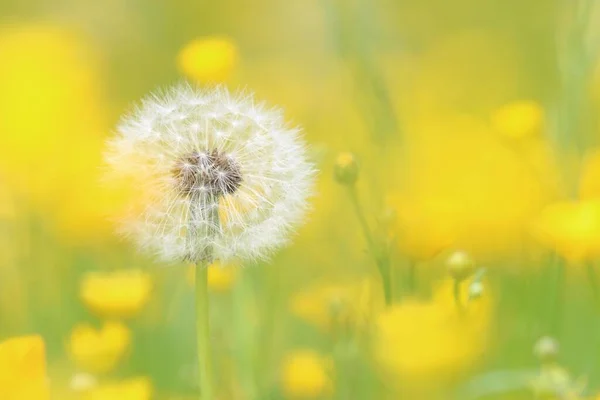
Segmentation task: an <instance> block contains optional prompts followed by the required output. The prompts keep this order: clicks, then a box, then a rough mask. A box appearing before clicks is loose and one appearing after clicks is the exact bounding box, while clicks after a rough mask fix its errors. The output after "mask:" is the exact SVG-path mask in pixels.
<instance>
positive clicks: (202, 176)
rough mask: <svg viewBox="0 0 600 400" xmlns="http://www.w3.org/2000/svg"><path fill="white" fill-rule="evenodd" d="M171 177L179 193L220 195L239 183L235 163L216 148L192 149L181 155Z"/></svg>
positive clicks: (238, 174)
mask: <svg viewBox="0 0 600 400" xmlns="http://www.w3.org/2000/svg"><path fill="white" fill-rule="evenodd" d="M173 176H174V177H175V180H176V185H177V187H178V189H179V190H180V192H181V193H182V194H184V195H186V196H191V195H194V194H197V195H202V194H207V195H212V196H216V197H219V196H222V195H225V194H232V193H235V191H236V190H237V189H238V188H239V187H240V185H241V184H242V173H241V171H240V167H239V165H238V163H237V162H236V161H235V160H234V159H233V158H232V157H230V156H228V155H227V154H225V153H220V152H219V151H217V150H216V149H215V150H212V151H205V152H192V153H189V154H186V155H184V156H182V157H180V158H179V159H178V160H177V162H176V163H175V166H174V168H173Z"/></svg>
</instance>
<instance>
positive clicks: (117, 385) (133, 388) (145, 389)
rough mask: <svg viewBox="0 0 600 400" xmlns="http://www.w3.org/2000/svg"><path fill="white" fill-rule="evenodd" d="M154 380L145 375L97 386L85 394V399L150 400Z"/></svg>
mask: <svg viewBox="0 0 600 400" xmlns="http://www.w3.org/2000/svg"><path fill="white" fill-rule="evenodd" d="M152 392H153V389H152V382H150V379H148V378H145V377H139V378H130V379H126V380H123V381H120V382H113V383H106V384H103V385H100V386H97V387H95V388H93V389H91V390H90V391H87V392H86V393H85V394H84V395H83V400H150V399H151V398H152Z"/></svg>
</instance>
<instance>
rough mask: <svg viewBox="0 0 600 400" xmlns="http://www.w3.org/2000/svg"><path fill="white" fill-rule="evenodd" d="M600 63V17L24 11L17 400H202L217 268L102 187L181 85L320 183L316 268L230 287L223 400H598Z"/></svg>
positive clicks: (432, 1) (293, 258)
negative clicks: (213, 102) (204, 325)
mask: <svg viewBox="0 0 600 400" xmlns="http://www.w3.org/2000/svg"><path fill="white" fill-rule="evenodd" d="M599 45H600V4H599V3H598V1H595V0H570V1H549V0H528V1H521V0H504V1H494V0H487V1H481V0H455V1H444V0H426V1H423V0H397V1H394V0H375V1H370V0H304V1H278V0H254V1H252V2H240V1H234V0H221V1H212V2H208V1H188V0H173V1H140V0H130V1H116V0H104V1H102V2H92V1H82V0H54V1H51V2H49V1H41V0H39V1H34V0H2V1H1V2H0V340H2V342H1V343H0V399H2V400H35V399H49V398H51V399H57V400H70V399H84V400H105V399H111V400H112V399H116V400H121V399H123V400H147V399H158V400H163V399H165V400H166V399H170V400H175V399H197V398H199V395H198V384H197V378H196V375H197V373H196V346H195V343H196V341H195V329H194V304H193V271H192V267H191V266H189V265H185V264H182V265H181V266H180V267H175V268H173V267H170V268H163V267H162V266H161V265H158V264H157V263H156V262H154V261H153V260H151V259H148V258H145V257H144V255H140V254H139V253H137V252H136V250H135V249H134V248H133V247H132V246H131V245H130V244H128V243H127V242H124V241H122V240H121V239H120V238H118V237H117V236H116V235H115V234H114V232H113V231H114V226H113V225H114V224H113V222H112V221H113V220H114V219H115V218H117V219H118V216H119V213H120V212H123V210H124V209H123V207H124V204H125V201H126V198H127V193H126V192H127V191H126V190H122V188H115V187H110V185H107V184H105V183H103V182H102V180H101V175H102V152H103V149H104V143H105V140H106V138H107V137H109V136H110V135H111V130H113V129H114V127H115V125H116V124H117V122H118V120H119V117H120V115H122V114H123V113H124V112H127V111H128V110H129V109H130V107H131V106H132V104H133V103H134V102H135V101H137V100H138V99H139V98H141V97H142V96H144V95H146V94H147V93H148V92H150V91H152V90H155V89H157V88H160V87H165V86H167V85H170V84H172V83H175V82H178V81H180V80H182V79H187V80H190V81H194V82H197V83H198V84H200V85H207V84H214V83H223V84H225V85H227V86H228V87H229V88H231V89H236V88H246V89H248V90H251V91H254V92H255V93H256V96H257V98H259V99H262V100H265V101H267V102H268V103H269V104H272V105H277V106H280V107H282V108H283V109H284V110H285V115H286V117H287V118H288V119H289V120H290V121H292V122H293V123H294V124H298V125H300V126H302V127H303V130H304V132H305V138H306V140H307V142H308V143H309V144H310V148H311V154H312V157H313V160H314V162H315V163H316V164H317V166H318V168H319V170H320V173H319V175H318V184H317V191H316V194H315V196H314V198H313V199H312V204H313V208H312V211H311V213H310V216H309V218H308V219H307V221H306V224H305V225H304V226H303V227H302V228H301V229H300V230H299V232H298V234H297V236H296V238H295V240H294V243H293V245H291V246H289V247H288V248H286V249H285V250H284V251H281V252H280V253H278V254H277V255H276V256H275V257H274V258H273V259H272V260H270V261H269V262H265V263H260V264H258V265H244V266H240V265H214V266H211V267H210V268H211V269H210V270H209V284H210V290H211V322H212V330H213V335H212V338H211V340H212V343H213V347H212V349H211V351H212V354H213V357H214V359H215V364H216V365H215V369H216V373H215V375H216V380H217V383H218V385H217V387H218V396H217V398H218V399H245V400H246V399H247V400H251V399H274V400H275V399H344V400H350V399H408V400H420V399H461V400H462V399H471V398H473V399H476V398H477V399H515V400H517V399H537V398H541V399H583V398H586V399H587V398H590V399H592V398H595V396H597V395H598V394H599V393H600V332H599V330H600V292H599V290H600V289H599V288H600V286H598V284H599V282H598V279H600V278H598V277H597V276H596V275H597V273H596V268H597V267H598V266H597V259H598V257H599V256H600V151H599V148H598V147H597V146H598V144H599V139H600V127H599V126H598V118H597V115H598V110H600V68H599V65H598V63H597V61H598V57H597V55H598V51H599V49H600V47H599ZM355 174H358V175H357V180H356V183H351V182H352V181H353V179H352V178H354V176H355ZM336 177H337V179H336ZM336 180H337V181H336ZM457 252H458V253H457ZM380 271H383V272H384V273H383V274H381V273H380ZM384 282H385V283H386V285H384ZM385 288H387V290H388V293H387V296H386V292H385ZM389 292H391V295H390V293H389Z"/></svg>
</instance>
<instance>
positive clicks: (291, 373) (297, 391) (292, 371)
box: [281, 350, 333, 399]
mask: <svg viewBox="0 0 600 400" xmlns="http://www.w3.org/2000/svg"><path fill="white" fill-rule="evenodd" d="M332 373H333V362H332V361H331V360H330V359H329V358H327V357H323V356H322V355H320V354H319V353H317V352H315V351H313V350H295V351H293V352H291V353H289V354H288V355H287V356H286V358H285V360H284V362H283V366H282V370H281V384H282V386H283V391H284V393H285V395H286V396H288V397H289V398H305V399H306V398H322V397H323V396H327V395H330V394H331V393H332V392H333V382H332V379H331V375H332Z"/></svg>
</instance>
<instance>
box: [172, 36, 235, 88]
mask: <svg viewBox="0 0 600 400" xmlns="http://www.w3.org/2000/svg"><path fill="white" fill-rule="evenodd" d="M237 59H238V51H237V47H236V45H235V43H234V42H233V41H232V40H231V39H229V38H226V37H219V36H213V37H206V38H198V39H195V40H192V41H191V42H189V43H188V44H187V45H186V46H185V47H184V48H183V49H182V50H181V51H180V52H179V55H178V56H177V65H178V67H179V69H180V71H181V72H182V73H183V74H184V75H185V76H187V77H188V78H191V79H193V80H195V81H197V82H200V83H211V82H224V81H226V80H227V79H228V78H229V77H230V75H231V73H232V72H233V69H234V67H235V65H236V63H237Z"/></svg>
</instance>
